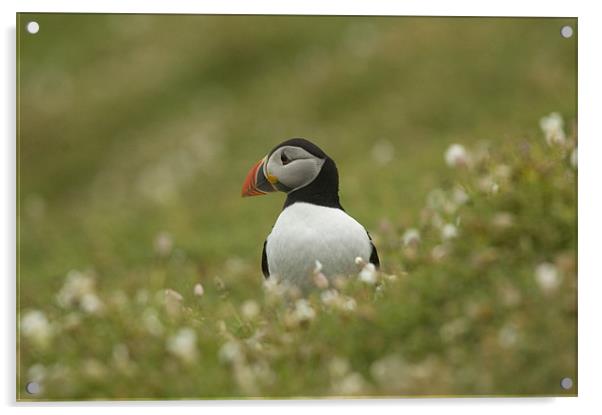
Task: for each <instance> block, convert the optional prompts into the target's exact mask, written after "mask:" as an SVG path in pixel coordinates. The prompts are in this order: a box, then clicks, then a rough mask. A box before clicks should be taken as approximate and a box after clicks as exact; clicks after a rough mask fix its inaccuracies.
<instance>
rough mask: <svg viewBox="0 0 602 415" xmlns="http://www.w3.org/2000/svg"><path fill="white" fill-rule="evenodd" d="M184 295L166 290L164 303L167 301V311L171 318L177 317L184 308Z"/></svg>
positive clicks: (169, 289)
mask: <svg viewBox="0 0 602 415" xmlns="http://www.w3.org/2000/svg"><path fill="white" fill-rule="evenodd" d="M183 299H184V297H182V294H180V293H179V292H177V291H175V290H172V289H171V288H168V289H166V290H165V294H164V301H165V310H166V311H167V313H168V314H169V315H171V316H175V315H177V314H178V313H179V312H180V310H181V308H182V300H183Z"/></svg>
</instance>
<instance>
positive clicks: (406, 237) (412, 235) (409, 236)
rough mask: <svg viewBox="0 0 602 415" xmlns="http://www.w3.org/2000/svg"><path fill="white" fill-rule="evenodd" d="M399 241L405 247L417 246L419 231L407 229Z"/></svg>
mask: <svg viewBox="0 0 602 415" xmlns="http://www.w3.org/2000/svg"><path fill="white" fill-rule="evenodd" d="M401 240H402V241H403V244H404V245H405V246H415V245H418V244H419V243H420V231H418V229H415V228H409V229H407V230H406V231H405V232H404V233H403V236H402V237H401Z"/></svg>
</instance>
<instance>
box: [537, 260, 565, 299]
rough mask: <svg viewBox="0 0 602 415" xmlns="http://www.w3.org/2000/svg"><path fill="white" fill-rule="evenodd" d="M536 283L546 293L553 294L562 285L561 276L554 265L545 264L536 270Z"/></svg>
mask: <svg viewBox="0 0 602 415" xmlns="http://www.w3.org/2000/svg"><path fill="white" fill-rule="evenodd" d="M535 281H536V282H537V284H538V285H539V288H541V290H542V291H543V292H544V293H551V292H554V291H556V289H557V288H558V286H559V285H560V274H559V273H558V269H557V268H556V266H555V265H554V264H551V263H549V262H543V263H541V264H539V265H538V266H537V267H536V268H535Z"/></svg>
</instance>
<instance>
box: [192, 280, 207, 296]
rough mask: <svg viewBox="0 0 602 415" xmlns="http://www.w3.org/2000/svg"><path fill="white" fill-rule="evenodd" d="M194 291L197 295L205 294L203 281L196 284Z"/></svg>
mask: <svg viewBox="0 0 602 415" xmlns="http://www.w3.org/2000/svg"><path fill="white" fill-rule="evenodd" d="M193 292H194V295H196V296H197V297H202V296H203V294H205V289H204V288H203V286H202V285H201V283H197V284H195V286H194V290H193Z"/></svg>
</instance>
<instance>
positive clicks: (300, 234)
mask: <svg viewBox="0 0 602 415" xmlns="http://www.w3.org/2000/svg"><path fill="white" fill-rule="evenodd" d="M371 251H372V249H371V244H370V239H369V238H368V234H367V232H366V230H365V229H364V227H363V226H362V225H360V224H359V222H357V221H356V220H355V219H353V218H352V217H351V216H349V215H348V214H347V213H345V212H344V211H342V210H341V209H335V208H329V207H324V206H317V205H313V204H310V203H299V202H298V203H294V204H293V205H291V206H288V207H287V208H286V209H284V210H283V211H282V213H280V216H279V217H278V219H277V220H276V224H275V225H274V228H273V229H272V233H270V235H269V236H268V238H267V244H266V255H267V260H268V267H269V271H270V275H277V276H278V277H279V278H281V279H282V280H283V281H287V282H291V283H294V284H296V285H299V286H306V285H307V284H308V283H309V281H310V277H311V273H312V271H313V270H314V268H315V264H316V260H317V261H320V262H321V263H322V267H323V268H322V273H323V274H324V275H326V276H333V275H349V274H355V273H357V271H358V266H357V265H356V263H355V258H357V257H358V256H359V257H362V258H363V259H364V260H366V261H368V259H369V258H370V253H371Z"/></svg>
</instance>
